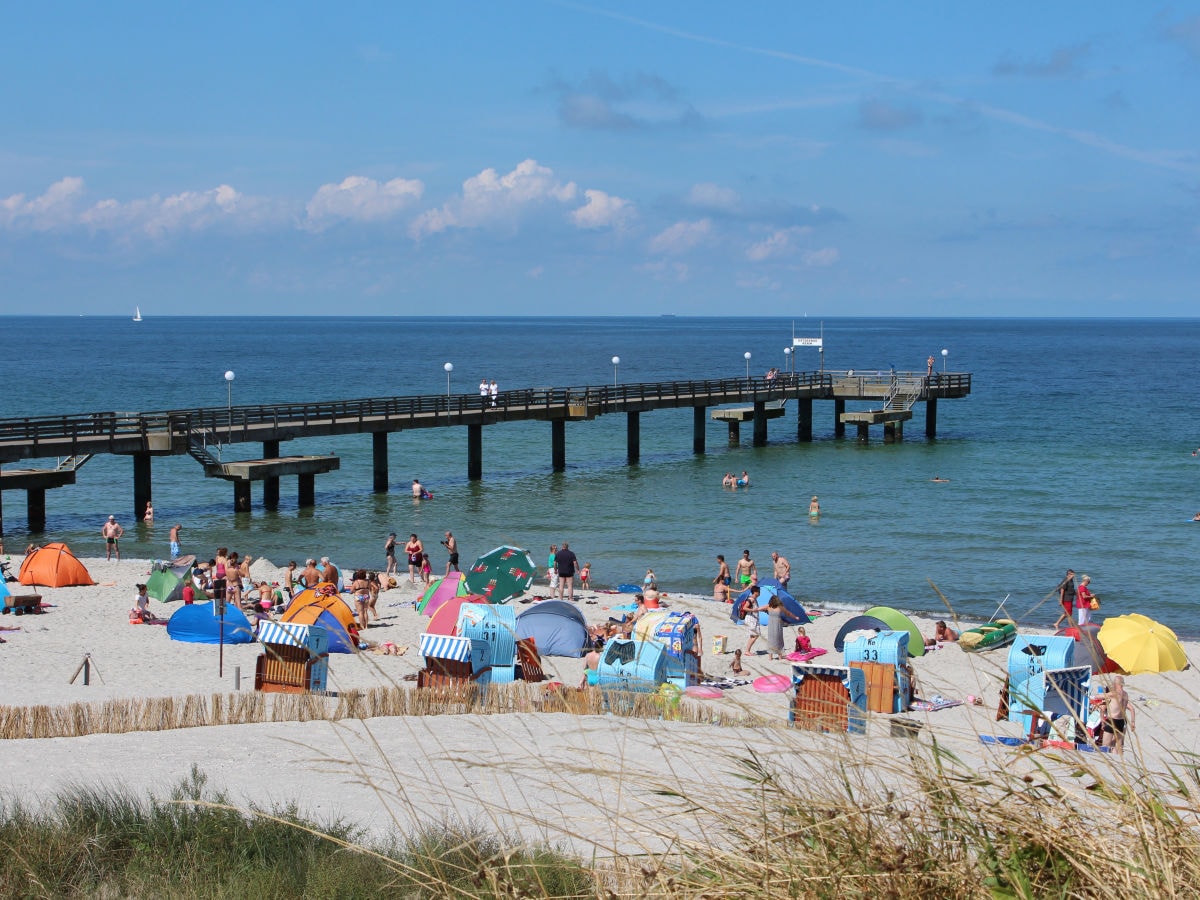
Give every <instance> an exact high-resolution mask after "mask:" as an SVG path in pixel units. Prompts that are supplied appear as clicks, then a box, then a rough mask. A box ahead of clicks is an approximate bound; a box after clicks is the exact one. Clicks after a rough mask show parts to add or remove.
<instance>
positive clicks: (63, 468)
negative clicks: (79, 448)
mask: <svg viewBox="0 0 1200 900" xmlns="http://www.w3.org/2000/svg"><path fill="white" fill-rule="evenodd" d="M95 455H96V454H94V453H76V454H75V455H74V456H68V457H66V458H65V459H60V460H59V461H58V465H56V466H55V467H54V471H55V472H75V471H77V470H79V469H82V468H83V465H84V463H86V462H87V461H88V460H89V459H91V458H92V457H93V456H95Z"/></svg>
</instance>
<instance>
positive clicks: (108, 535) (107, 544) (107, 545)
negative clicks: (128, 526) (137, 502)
mask: <svg viewBox="0 0 1200 900" xmlns="http://www.w3.org/2000/svg"><path fill="white" fill-rule="evenodd" d="M124 534H125V529H124V528H122V527H121V526H120V525H118V524H117V517H116V516H109V517H108V521H107V522H105V523H104V526H103V527H102V528H101V529H100V535H101V537H103V538H104V558H105V559H106V560H108V559H111V558H112V555H113V553H114V552H115V553H116V554H117V562H120V561H121V538H122V537H123V536H124Z"/></svg>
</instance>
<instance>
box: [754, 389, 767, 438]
mask: <svg viewBox="0 0 1200 900" xmlns="http://www.w3.org/2000/svg"><path fill="white" fill-rule="evenodd" d="M766 444H767V404H766V403H765V402H764V401H762V400H756V401H755V402H754V446H755V447H765V446H766Z"/></svg>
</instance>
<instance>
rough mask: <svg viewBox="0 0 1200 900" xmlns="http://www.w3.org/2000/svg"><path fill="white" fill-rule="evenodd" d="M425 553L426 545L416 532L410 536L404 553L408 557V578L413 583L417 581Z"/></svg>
mask: <svg viewBox="0 0 1200 900" xmlns="http://www.w3.org/2000/svg"><path fill="white" fill-rule="evenodd" d="M424 553H425V545H424V544H422V543H421V539H420V538H418V537H417V536H416V534H410V535H409V536H408V543H407V544H405V545H404V555H405V556H407V557H408V580H409V583H411V584H416V583H417V573H418V572H419V571H420V570H421V557H422V556H423V555H424Z"/></svg>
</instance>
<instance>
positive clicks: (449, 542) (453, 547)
mask: <svg viewBox="0 0 1200 900" xmlns="http://www.w3.org/2000/svg"><path fill="white" fill-rule="evenodd" d="M442 545H443V546H444V547H445V548H446V552H447V553H449V554H450V559H449V560H447V561H446V574H447V575H449V574H450V570H451V569H454V571H455V572H457V571H458V540H457V539H456V538H455V537H454V535H452V534H451V533H450V532H448V531H447V532H446V539H445V540H444V541H442Z"/></svg>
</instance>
